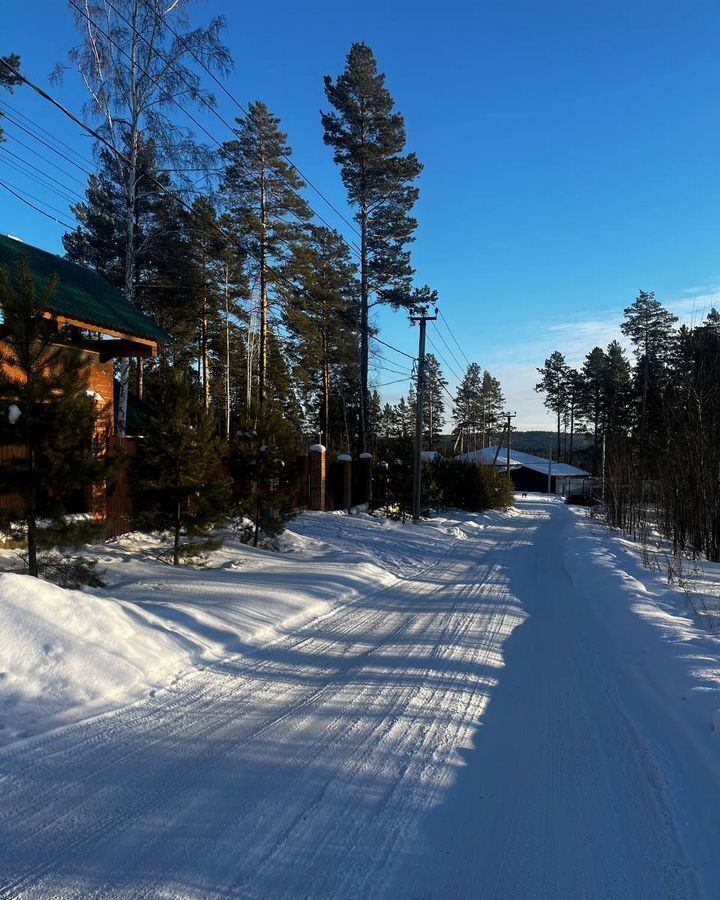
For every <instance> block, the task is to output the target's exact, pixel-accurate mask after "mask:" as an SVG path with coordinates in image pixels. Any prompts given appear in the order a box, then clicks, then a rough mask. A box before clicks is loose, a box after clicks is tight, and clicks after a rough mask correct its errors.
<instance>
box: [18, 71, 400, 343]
mask: <svg viewBox="0 0 720 900" xmlns="http://www.w3.org/2000/svg"><path fill="white" fill-rule="evenodd" d="M0 64H2V65H3V66H5V68H7V69H9V70H10V71H11V72H12V73H13V74H14V75H16V76H17V77H18V78H19V79H20V80H21V81H22V82H23V83H24V84H26V85H27V86H28V87H29V88H30V89H31V90H33V91H35V93H36V94H38V96H40V97H41V98H42V99H43V100H45V101H46V102H48V103H50V104H51V105H52V106H54V107H55V108H56V109H58V110H59V111H60V112H62V113H63V114H64V115H65V116H67V117H68V118H69V119H70V120H71V121H72V122H74V123H75V124H76V125H77V126H78V127H79V128H82V129H83V130H84V131H86V132H87V133H88V134H89V135H90V136H91V137H93V138H95V140H96V141H99V142H100V143H101V144H103V146H105V147H107V148H108V149H109V150H110V151H111V152H112V153H114V154H115V155H116V156H117V157H118V158H119V159H121V160H122V161H123V162H124V163H125V164H131V163H130V160H129V159H128V157H127V156H126V154H125V153H123V152H122V150H118V148H117V147H114V146H113V144H112V143H111V142H110V141H109V140H108V139H107V138H105V137H103V136H102V135H101V134H100V133H99V132H98V131H97V130H96V129H94V128H91V127H90V126H89V125H87V124H86V123H85V122H83V121H82V120H81V119H79V118H78V117H77V116H76V115H75V113H73V112H72V111H71V110H69V109H68V108H67V107H65V106H64V105H63V104H62V103H60V101H59V100H56V99H55V98H54V97H53V96H52V95H51V94H49V93H48V92H47V91H46V90H44V89H43V88H41V87H40V86H39V85H37V84H35V82H33V81H31V80H30V79H29V78H28V77H27V76H26V75H24V74H22V73H21V72H20V70H19V69H17V68H16V67H15V66H13V65H11V64H10V63H9V62H8V61H7V60H6V59H0ZM143 174H144V175H145V176H146V177H147V178H148V179H149V180H150V181H151V182H152V183H153V184H155V185H156V186H157V188H159V189H160V191H162V193H163V194H165V195H167V196H168V197H171V198H172V199H174V200H175V202H176V203H178V204H180V205H181V206H182V207H184V208H185V209H186V210H187V211H188V212H190V213H192V212H193V208H192V206H191V205H190V204H189V203H188V202H187V201H186V200H184V199H183V198H182V197H181V196H180V195H179V194H177V193H175V192H174V191H172V190H170V189H169V188H167V187H166V186H165V185H164V184H163V183H162V182H161V181H159V180H158V179H157V178H156V177H155V176H154V175H152V174H151V173H150V172H148V171H147V170H144V171H143ZM28 196H30V195H28ZM40 202H42V201H40ZM49 208H51V207H49ZM66 227H68V228H73V227H74V226H72V225H68V226H66ZM212 227H213V228H214V229H215V231H217V232H218V234H220V235H221V236H222V237H223V238H224V239H225V240H226V241H228V243H232V242H233V240H232V238H231V236H230V235H228V234H227V233H226V232H225V230H224V229H223V228H221V227H220V226H219V225H217V224H215V223H213V224H212ZM238 243H240V242H238ZM240 246H241V247H242V248H243V249H244V250H245V252H246V253H247V254H248V256H251V257H252V258H253V259H255V260H256V261H258V262H259V260H258V257H257V254H256V253H254V252H253V250H252V249H251V248H249V247H248V246H247V245H243V244H242V243H240ZM265 268H266V270H267V271H268V272H271V273H272V274H273V275H275V276H276V277H277V278H278V279H279V280H281V281H284V282H285V283H286V284H288V285H289V287H290V288H291V289H292V290H293V291H299V292H300V293H301V294H302V295H303V296H305V297H307V298H308V299H309V300H314V299H315V298H314V297H313V296H312V294H310V293H309V291H307V289H305V288H303V287H302V286H299V285H297V284H294V283H293V282H292V281H290V279H289V278H287V277H286V276H285V275H283V274H282V272H279V271H277V270H276V269H274V268H273V267H272V266H270V265H268V264H267V263H266V264H265ZM358 330H359V331H362V330H363V329H362V328H358ZM367 334H368V338H370V339H372V340H374V341H376V342H377V343H379V344H382V345H383V346H384V347H387V348H388V349H390V350H393V351H394V352H395V353H398V354H400V355H401V356H405V357H407V358H408V359H411V360H414V359H415V357H414V356H411V355H410V354H409V353H406V352H405V351H404V350H400V348H399V347H395V346H393V345H392V344H390V343H388V342H387V341H383V340H382V339H381V338H379V337H377V336H376V335H374V334H372V333H371V332H370V331H368V332H367Z"/></svg>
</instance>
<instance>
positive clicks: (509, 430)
mask: <svg viewBox="0 0 720 900" xmlns="http://www.w3.org/2000/svg"><path fill="white" fill-rule="evenodd" d="M503 415H504V416H505V418H506V419H507V433H508V442H507V477H508V481H510V444H511V442H512V425H511V420H512V419H514V418H515V416H516V415H517V413H511V412H506V413H503Z"/></svg>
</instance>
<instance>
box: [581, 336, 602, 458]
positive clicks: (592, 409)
mask: <svg viewBox="0 0 720 900" xmlns="http://www.w3.org/2000/svg"><path fill="white" fill-rule="evenodd" d="M607 374H608V358H607V356H606V355H605V353H604V351H603V349H602V347H594V348H593V349H592V350H591V351H590V352H589V353H588V355H587V356H586V357H585V361H584V362H583V366H582V370H581V378H582V387H581V394H580V398H579V399H580V405H581V408H582V414H583V417H584V418H585V419H586V420H587V421H589V422H591V423H592V430H593V454H592V460H593V462H592V470H593V475H597V473H598V471H599V462H600V434H601V431H602V430H604V427H605V422H604V421H603V418H604V417H603V406H604V402H605V387H606V381H607Z"/></svg>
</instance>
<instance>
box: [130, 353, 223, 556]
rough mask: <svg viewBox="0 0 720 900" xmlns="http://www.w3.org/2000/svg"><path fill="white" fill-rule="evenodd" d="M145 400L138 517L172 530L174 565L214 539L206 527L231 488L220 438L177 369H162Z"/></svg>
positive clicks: (137, 480)
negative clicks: (149, 412)
mask: <svg viewBox="0 0 720 900" xmlns="http://www.w3.org/2000/svg"><path fill="white" fill-rule="evenodd" d="M148 403H149V406H150V407H151V409H153V410H154V413H153V414H152V415H147V416H146V417H145V419H144V421H143V425H142V432H143V438H142V441H140V442H139V443H138V453H137V459H136V463H135V469H134V472H135V478H134V481H135V488H136V497H137V498H138V501H139V503H140V505H141V512H140V514H139V517H138V519H139V522H140V524H142V525H143V526H144V527H148V528H152V529H154V530H160V531H163V530H167V531H170V533H171V534H172V564H173V565H174V566H177V565H179V564H180V560H181V558H182V557H183V556H187V555H192V556H196V555H197V554H198V553H202V552H203V551H204V550H205V549H208V548H210V547H212V546H215V545H216V544H215V542H211V541H209V539H208V535H209V530H210V527H211V526H212V525H214V524H216V523H217V522H218V519H219V518H220V517H222V515H223V513H224V512H226V511H227V508H228V502H229V494H230V483H229V479H228V478H227V477H225V476H224V475H223V473H222V470H221V465H222V460H223V456H224V444H223V443H222V441H221V440H220V438H219V437H218V436H217V429H216V426H215V422H214V420H213V417H212V415H211V414H208V413H207V412H206V411H205V410H204V409H203V407H202V405H201V404H200V403H199V402H198V396H197V390H196V388H195V386H194V385H193V383H192V382H191V381H190V379H189V378H188V375H187V373H186V372H184V371H182V370H181V369H167V370H166V371H165V372H164V373H163V374H162V378H161V379H160V380H159V381H158V382H156V383H155V384H154V385H153V386H152V390H149V391H148ZM183 536H184V537H185V538H186V540H183Z"/></svg>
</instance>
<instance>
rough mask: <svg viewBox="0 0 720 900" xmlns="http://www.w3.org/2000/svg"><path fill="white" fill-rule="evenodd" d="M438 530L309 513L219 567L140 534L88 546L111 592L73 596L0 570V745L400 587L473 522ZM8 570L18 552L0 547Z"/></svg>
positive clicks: (440, 522) (228, 543)
mask: <svg viewBox="0 0 720 900" xmlns="http://www.w3.org/2000/svg"><path fill="white" fill-rule="evenodd" d="M431 527H432V528H433V540H432V541H431V542H429V543H428V540H427V537H428V532H427V529H426V528H421V529H418V528H414V527H412V526H402V525H401V524H400V523H397V522H393V521H391V520H384V519H375V518H373V517H372V516H369V515H367V514H363V513H360V514H358V515H356V516H352V517H348V516H347V515H345V514H344V513H334V514H321V513H305V514H304V515H302V516H300V517H299V518H298V519H296V520H295V521H294V522H293V523H291V526H290V528H289V529H288V530H287V531H286V532H285V533H284V534H283V535H282V537H281V538H280V545H281V547H282V552H280V553H274V552H268V551H264V550H257V549H254V548H252V547H249V546H247V545H245V544H242V543H240V541H239V540H238V539H237V537H235V536H233V534H232V532H230V533H228V535H227V536H226V540H225V542H224V545H223V547H222V548H221V549H220V550H218V551H216V552H214V553H212V555H211V557H210V559H209V567H208V568H205V569H192V568H189V567H186V566H184V567H181V568H173V567H171V566H168V565H165V564H163V563H161V562H158V561H157V560H156V559H153V558H151V557H149V556H148V553H147V551H148V549H151V548H152V547H153V546H154V544H155V543H156V542H153V540H152V538H150V537H149V536H148V535H146V534H142V533H139V532H136V533H132V534H129V535H125V536H123V537H122V538H118V539H116V540H113V541H109V542H107V543H105V544H103V545H100V546H96V547H90V548H88V549H87V553H88V554H89V555H91V556H94V557H97V558H98V560H99V563H100V567H101V569H103V570H104V579H105V581H106V582H107V586H106V587H105V588H103V589H97V590H87V591H84V592H80V591H66V590H63V589H61V588H58V587H55V586H54V585H52V584H47V583H44V582H36V581H34V580H30V579H28V578H26V577H24V576H21V575H15V574H0V630H1V633H2V635H3V640H2V642H0V746H2V745H3V744H6V743H8V742H9V741H12V740H15V739H18V738H23V737H28V736H30V735H32V734H37V733H39V732H40V731H44V730H48V729H50V728H53V727H57V726H59V725H63V724H67V723H69V722H72V721H76V720H78V719H81V718H83V717H85V716H88V715H92V714H97V713H99V712H102V711H103V710H107V709H110V708H112V707H114V706H118V705H121V704H127V703H130V702H133V701H136V700H138V699H140V698H141V697H143V696H147V695H148V694H150V693H151V692H154V691H156V690H157V689H159V688H163V687H167V686H168V685H170V684H172V683H173V682H174V681H175V680H176V679H177V678H179V677H180V676H182V675H183V674H186V673H188V672H190V671H192V670H193V668H194V667H196V666H198V665H201V664H202V663H203V661H207V660H212V659H218V658H221V657H223V656H225V655H227V654H229V653H239V652H243V651H247V650H248V649H250V648H251V646H253V645H257V644H258V643H262V642H265V641H267V640H270V639H271V638H273V637H274V636H277V635H278V634H280V633H282V632H283V631H284V630H287V629H290V628H293V627H297V626H298V625H300V624H302V623H303V622H304V621H307V620H308V619H310V618H313V617H316V616H319V615H321V614H323V613H325V612H327V611H329V610H330V609H331V608H332V607H333V605H334V604H336V603H338V602H345V601H349V600H352V599H354V598H357V597H359V596H361V595H362V596H364V595H366V594H367V593H369V592H370V591H372V590H376V589H378V588H380V587H385V586H388V585H390V584H392V583H394V582H396V581H397V580H398V579H400V578H403V577H407V576H409V575H411V574H413V573H415V572H417V571H420V570H421V569H422V568H423V567H426V566H427V565H428V564H431V563H432V562H433V561H436V560H437V559H438V558H439V557H440V556H441V555H442V554H443V553H445V552H446V551H447V549H448V547H450V546H451V544H452V542H453V540H454V539H456V538H457V536H458V535H462V528H464V527H467V528H470V529H473V528H475V527H477V523H475V522H472V523H471V524H470V525H460V524H459V523H458V522H457V521H455V520H445V519H443V518H438V519H436V520H433V522H432V523H431ZM3 559H4V562H5V563H6V566H7V567H8V568H9V567H11V566H12V564H13V562H14V559H15V557H14V554H13V553H11V552H8V551H0V561H2V560H3Z"/></svg>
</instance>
